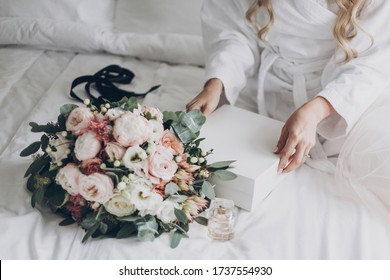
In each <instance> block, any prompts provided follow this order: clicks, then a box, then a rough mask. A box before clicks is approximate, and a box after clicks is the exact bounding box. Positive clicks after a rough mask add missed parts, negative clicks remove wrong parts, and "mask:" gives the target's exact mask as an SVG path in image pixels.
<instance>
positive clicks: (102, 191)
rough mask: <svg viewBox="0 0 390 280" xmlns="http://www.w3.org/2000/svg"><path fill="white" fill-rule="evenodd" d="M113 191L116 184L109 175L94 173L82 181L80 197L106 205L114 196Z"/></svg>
mask: <svg viewBox="0 0 390 280" xmlns="http://www.w3.org/2000/svg"><path fill="white" fill-rule="evenodd" d="M113 191H114V184H113V183H112V180H111V178H110V177H108V176H107V175H104V174H100V173H93V174H91V175H88V176H84V177H83V178H82V179H81V180H80V195H81V196H82V197H84V198H85V199H86V200H88V201H96V202H99V203H102V204H103V203H106V202H107V201H108V200H109V199H110V198H111V197H112V196H113Z"/></svg>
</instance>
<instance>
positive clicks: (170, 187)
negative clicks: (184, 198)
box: [165, 182, 179, 195]
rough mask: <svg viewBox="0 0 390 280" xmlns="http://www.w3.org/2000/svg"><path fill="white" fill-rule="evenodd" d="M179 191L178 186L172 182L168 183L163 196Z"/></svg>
mask: <svg viewBox="0 0 390 280" xmlns="http://www.w3.org/2000/svg"><path fill="white" fill-rule="evenodd" d="M178 191H179V186H178V185H177V184H175V183H173V182H170V183H169V184H167V185H166V186H165V195H173V194H175V193H177V192H178Z"/></svg>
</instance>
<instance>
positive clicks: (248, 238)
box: [0, 47, 390, 259]
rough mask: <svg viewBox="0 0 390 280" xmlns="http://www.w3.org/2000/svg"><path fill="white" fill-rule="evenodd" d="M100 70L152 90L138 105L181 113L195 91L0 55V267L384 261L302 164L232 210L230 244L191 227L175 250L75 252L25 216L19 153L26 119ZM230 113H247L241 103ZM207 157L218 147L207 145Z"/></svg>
mask: <svg viewBox="0 0 390 280" xmlns="http://www.w3.org/2000/svg"><path fill="white" fill-rule="evenodd" d="M109 64H119V65H121V66H123V67H127V68H129V69H132V70H133V71H134V72H135V74H136V78H135V80H134V83H133V84H132V85H131V87H127V88H128V89H134V90H136V91H138V92H142V91H144V90H147V89H149V88H150V87H151V86H153V85H155V84H162V87H161V88H160V89H159V90H158V91H157V92H155V93H150V95H149V96H148V97H147V98H146V99H145V100H144V101H143V102H144V104H148V105H154V106H158V107H160V108H161V109H162V110H181V109H184V106H185V104H186V102H187V101H188V100H190V99H191V98H192V97H193V96H194V95H195V94H196V93H197V92H198V91H199V90H200V89H201V87H202V85H203V75H204V69H203V68H200V67H196V66H189V65H178V64H176V65H171V64H167V63H162V62H156V61H149V60H140V59H136V58H130V57H125V56H117V55H110V54H102V53H100V54H76V53H72V52H56V51H47V50H46V51H45V50H39V49H33V48H16V47H9V48H1V49H0V67H1V68H0V102H1V105H2V106H1V110H0V125H1V128H2V133H1V134H0V192H1V195H0V225H1V230H0V258H1V259H390V229H389V228H388V227H387V226H385V224H384V223H383V222H382V221H381V220H380V218H378V217H375V216H374V215H372V214H371V213H370V212H369V211H367V210H365V209H364V208H363V207H362V206H361V205H358V204H356V203H355V202H352V201H348V200H344V199H342V198H338V197H335V196H334V195H333V194H331V193H330V192H329V189H330V188H331V186H332V184H333V182H334V181H333V178H332V176H331V175H328V174H325V173H322V172H320V171H317V170H314V169H312V168H310V167H308V166H303V167H301V168H300V169H299V170H297V171H295V172H294V173H292V174H291V175H290V176H288V177H287V178H286V179H285V180H284V181H283V182H282V183H281V184H280V185H279V186H278V187H277V188H276V189H275V191H273V192H272V193H271V195H270V196H268V198H267V199H266V200H265V201H263V202H262V203H261V204H259V206H258V207H257V208H256V209H255V210H254V211H253V212H252V213H249V212H246V211H243V210H239V211H238V217H237V223H236V227H235V233H236V236H235V238H234V239H232V240H231V241H228V242H219V241H214V240H211V239H210V238H209V237H208V236H207V228H206V227H203V226H201V225H198V224H196V223H194V224H192V225H191V227H190V228H191V229H190V231H189V236H190V238H189V239H183V240H182V242H181V244H180V245H179V247H178V248H176V249H171V248H170V247H169V238H170V235H169V234H163V235H162V236H161V237H159V238H158V239H156V240H155V241H154V242H140V241H138V240H136V239H134V238H127V239H122V240H116V239H100V240H90V241H89V242H87V243H86V244H81V239H82V237H83V234H84V232H83V230H82V229H81V228H79V227H77V226H76V225H72V226H68V227H59V226H58V223H59V222H60V218H59V217H57V216H55V215H54V214H52V213H51V212H50V211H47V210H43V212H41V211H39V210H38V209H33V208H31V206H30V194H29V193H28V191H27V190H26V188H25V183H26V181H25V179H24V178H23V174H24V172H25V170H26V168H27V167H28V165H29V164H30V160H29V159H25V158H20V157H19V153H20V151H21V150H22V149H23V148H24V147H25V146H27V145H28V144H29V143H31V142H32V141H33V140H35V139H37V138H38V137H39V135H35V134H33V133H31V132H29V126H28V122H29V121H36V122H38V123H44V122H47V121H50V120H53V119H54V118H55V117H56V116H57V115H58V108H59V107H60V106H61V105H62V104H64V103H70V102H74V101H73V100H72V99H70V98H69V97H68V91H69V88H70V83H71V82H72V80H73V79H74V78H76V77H78V76H80V75H85V74H93V73H95V72H96V71H97V70H99V69H101V68H103V67H104V66H107V65H109ZM239 104H240V106H241V107H244V108H247V109H249V110H253V109H254V108H253V102H252V100H251V99H250V98H249V97H248V96H246V97H245V98H243V99H241V100H240V103H239ZM215 148H216V149H217V148H218V147H215Z"/></svg>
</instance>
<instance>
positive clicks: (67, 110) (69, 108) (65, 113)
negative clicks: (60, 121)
mask: <svg viewBox="0 0 390 280" xmlns="http://www.w3.org/2000/svg"><path fill="white" fill-rule="evenodd" d="M78 107H79V106H77V105H76V104H65V105H62V106H61V108H60V113H61V115H63V116H68V115H69V114H70V112H72V111H73V110H74V109H76V108H78Z"/></svg>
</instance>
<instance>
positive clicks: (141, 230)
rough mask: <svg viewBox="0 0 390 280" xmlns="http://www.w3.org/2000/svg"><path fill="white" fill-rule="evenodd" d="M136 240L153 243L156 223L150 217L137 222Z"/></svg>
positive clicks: (156, 231) (156, 227) (156, 229)
mask: <svg viewBox="0 0 390 280" xmlns="http://www.w3.org/2000/svg"><path fill="white" fill-rule="evenodd" d="M137 229H138V238H139V239H140V240H141V241H153V240H154V239H155V236H156V234H158V223H157V221H156V219H155V218H154V217H152V216H150V217H148V218H146V219H144V220H143V221H138V222H137Z"/></svg>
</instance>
